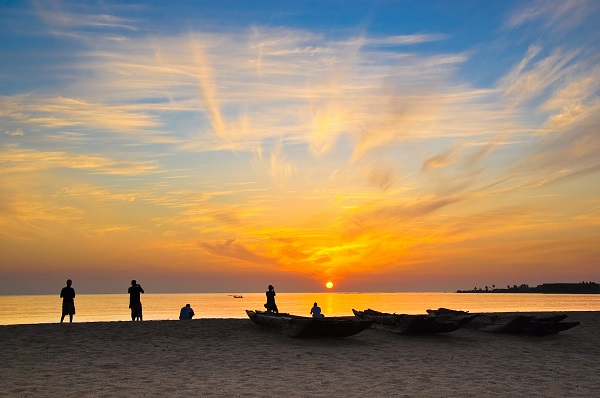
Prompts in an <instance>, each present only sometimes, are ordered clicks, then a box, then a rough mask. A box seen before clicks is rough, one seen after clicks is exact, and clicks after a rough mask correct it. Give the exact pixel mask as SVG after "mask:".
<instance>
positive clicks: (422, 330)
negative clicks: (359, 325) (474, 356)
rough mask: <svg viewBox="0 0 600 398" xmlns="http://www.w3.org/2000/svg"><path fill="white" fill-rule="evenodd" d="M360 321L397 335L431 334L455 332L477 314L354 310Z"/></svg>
mask: <svg viewBox="0 0 600 398" xmlns="http://www.w3.org/2000/svg"><path fill="white" fill-rule="evenodd" d="M352 312H354V315H355V316H356V317H357V318H359V319H364V320H372V321H374V322H375V323H374V324H373V328H374V329H381V330H387V331H389V332H392V333H397V334H431V333H450V332H454V331H455V330H458V329H460V328H462V327H463V326H465V325H466V324H467V323H469V322H471V320H473V319H474V318H475V317H477V314H474V315H472V314H467V315H461V316H453V317H436V316H432V315H425V314H423V315H409V314H389V313H385V312H379V311H375V310H371V309H368V310H365V311H357V310H354V309H353V310H352Z"/></svg>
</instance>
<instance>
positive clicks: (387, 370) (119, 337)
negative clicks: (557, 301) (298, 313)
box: [0, 312, 600, 397]
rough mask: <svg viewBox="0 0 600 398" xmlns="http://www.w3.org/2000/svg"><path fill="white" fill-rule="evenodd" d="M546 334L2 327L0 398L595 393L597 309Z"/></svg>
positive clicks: (248, 326) (196, 325)
mask: <svg viewBox="0 0 600 398" xmlns="http://www.w3.org/2000/svg"><path fill="white" fill-rule="evenodd" d="M568 314H569V318H567V320H568V321H569V320H570V321H580V322H581V325H579V326H577V327H575V328H573V329H570V330H567V331H565V332H562V333H560V334H559V335H553V336H546V337H532V336H512V335H499V334H493V333H485V332H481V331H476V330H471V329H461V330H458V331H456V332H453V333H449V334H444V335H430V336H400V335H395V334H392V333H389V332H385V331H380V330H373V329H368V330H366V331H364V332H362V333H360V334H358V335H356V336H352V337H347V338H343V339H331V338H328V339H325V338H322V339H319V338H312V339H293V338H289V337H287V336H285V335H282V334H277V333H273V332H269V331H266V330H262V329H260V328H258V327H257V326H255V325H254V324H252V323H251V321H250V320H248V319H197V320H191V321H144V322H95V323H94V322H90V323H73V324H38V325H10V326H1V327H0V344H1V347H2V350H1V352H0V397H13V396H14V397H44V396H48V397H68V396H73V397H87V396H89V397H130V396H136V397H140V396H150V397H152V396H156V397H371V396H373V397H508V396H512V397H597V396H600V375H599V374H598V373H599V370H600V367H599V363H600V344H599V343H600V337H599V335H600V334H599V332H600V312H572V313H568Z"/></svg>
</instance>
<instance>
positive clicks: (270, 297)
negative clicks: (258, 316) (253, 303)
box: [265, 285, 279, 313]
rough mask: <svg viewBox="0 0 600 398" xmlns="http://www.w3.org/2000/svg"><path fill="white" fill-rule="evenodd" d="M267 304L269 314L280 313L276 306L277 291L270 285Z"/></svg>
mask: <svg viewBox="0 0 600 398" xmlns="http://www.w3.org/2000/svg"><path fill="white" fill-rule="evenodd" d="M266 295H267V304H265V308H266V309H267V312H276V313H279V310H278V309H277V304H275V290H274V289H273V285H269V290H267V293H266Z"/></svg>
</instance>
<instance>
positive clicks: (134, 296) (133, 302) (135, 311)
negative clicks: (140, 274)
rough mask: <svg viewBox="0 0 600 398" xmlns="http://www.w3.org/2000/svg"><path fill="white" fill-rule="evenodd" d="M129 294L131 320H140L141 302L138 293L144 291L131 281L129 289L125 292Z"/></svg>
mask: <svg viewBox="0 0 600 398" xmlns="http://www.w3.org/2000/svg"><path fill="white" fill-rule="evenodd" d="M127 292H128V293H129V308H131V320H132V321H136V320H140V321H141V320H142V319H143V317H142V301H141V299H140V293H144V289H142V287H141V286H140V285H138V283H137V282H136V280H135V279H134V280H132V281H131V287H130V288H129V290H128V291H127Z"/></svg>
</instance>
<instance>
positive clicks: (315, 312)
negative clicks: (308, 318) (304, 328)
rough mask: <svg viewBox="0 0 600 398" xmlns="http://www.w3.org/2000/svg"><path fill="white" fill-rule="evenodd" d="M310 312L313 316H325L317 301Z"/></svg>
mask: <svg viewBox="0 0 600 398" xmlns="http://www.w3.org/2000/svg"><path fill="white" fill-rule="evenodd" d="M310 313H311V314H312V316H313V318H323V317H324V316H325V315H323V314H321V307H319V306H318V305H317V303H315V305H313V307H312V308H311V309H310Z"/></svg>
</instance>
